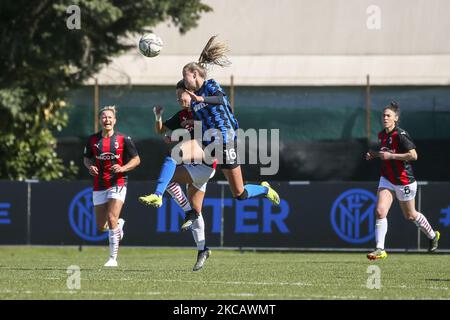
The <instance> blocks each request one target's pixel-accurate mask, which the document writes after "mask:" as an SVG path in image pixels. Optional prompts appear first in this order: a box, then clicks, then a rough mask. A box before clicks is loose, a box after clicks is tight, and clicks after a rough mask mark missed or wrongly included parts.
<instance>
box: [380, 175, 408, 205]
mask: <svg viewBox="0 0 450 320" xmlns="http://www.w3.org/2000/svg"><path fill="white" fill-rule="evenodd" d="M378 189H389V190H391V191H395V195H396V196H397V199H398V200H400V201H409V200H412V199H414V198H415V197H416V193H417V181H414V182H413V183H410V184H407V185H405V186H403V185H394V184H392V183H391V182H390V181H389V180H388V179H386V178H385V177H383V176H382V177H381V178H380V183H379V184H378Z"/></svg>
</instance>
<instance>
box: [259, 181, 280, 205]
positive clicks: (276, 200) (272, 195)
mask: <svg viewBox="0 0 450 320" xmlns="http://www.w3.org/2000/svg"><path fill="white" fill-rule="evenodd" d="M261 185H262V186H263V187H266V188H267V194H266V198H267V199H269V200H270V202H272V203H273V204H276V205H279V204H280V196H279V195H278V193H277V192H276V191H275V190H274V189H272V187H271V186H270V184H269V183H268V182H267V181H264V182H261Z"/></svg>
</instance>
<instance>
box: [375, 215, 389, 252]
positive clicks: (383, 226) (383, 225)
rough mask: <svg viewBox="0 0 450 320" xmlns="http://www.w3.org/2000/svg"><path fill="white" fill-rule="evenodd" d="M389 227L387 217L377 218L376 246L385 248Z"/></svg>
mask: <svg viewBox="0 0 450 320" xmlns="http://www.w3.org/2000/svg"><path fill="white" fill-rule="evenodd" d="M387 229H388V221H387V219H386V218H383V219H377V220H376V222H375V242H376V243H377V245H376V247H377V248H380V249H384V239H385V238H386V233H387Z"/></svg>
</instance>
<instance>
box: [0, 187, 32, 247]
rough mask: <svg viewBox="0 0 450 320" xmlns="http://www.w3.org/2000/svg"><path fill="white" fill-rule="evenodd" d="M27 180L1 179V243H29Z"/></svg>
mask: <svg viewBox="0 0 450 320" xmlns="http://www.w3.org/2000/svg"><path fill="white" fill-rule="evenodd" d="M27 190H28V185H27V183H25V182H9V181H0V244H26V243H27V194H28V193H27V192H28V191H27Z"/></svg>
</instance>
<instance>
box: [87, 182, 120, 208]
mask: <svg viewBox="0 0 450 320" xmlns="http://www.w3.org/2000/svg"><path fill="white" fill-rule="evenodd" d="M126 194H127V187H125V186H121V187H120V186H115V187H111V188H109V189H107V190H101V191H94V192H93V195H92V199H93V202H94V206H98V205H101V204H104V203H106V202H108V200H109V199H117V200H120V201H122V202H125V196H126Z"/></svg>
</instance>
